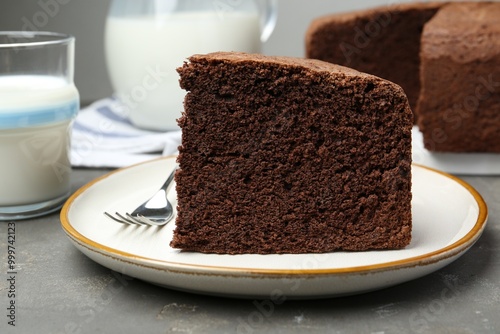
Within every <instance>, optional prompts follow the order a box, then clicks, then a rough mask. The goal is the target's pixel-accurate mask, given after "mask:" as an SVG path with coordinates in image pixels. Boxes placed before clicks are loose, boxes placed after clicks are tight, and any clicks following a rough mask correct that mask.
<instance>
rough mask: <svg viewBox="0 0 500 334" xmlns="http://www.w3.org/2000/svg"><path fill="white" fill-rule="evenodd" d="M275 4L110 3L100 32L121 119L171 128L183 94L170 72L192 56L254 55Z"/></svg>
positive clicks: (253, 0)
mask: <svg viewBox="0 0 500 334" xmlns="http://www.w3.org/2000/svg"><path fill="white" fill-rule="evenodd" d="M276 2H277V0H142V1H137V0H113V1H112V2H111V7H110V9H109V13H108V17H107V21H106V28H105V51H106V62H107V67H108V72H109V75H110V79H111V83H112V86H113V89H114V91H115V97H116V98H118V99H119V100H120V102H122V105H123V107H124V108H123V110H124V113H125V115H124V116H126V117H128V118H129V119H130V120H131V122H132V123H133V124H134V125H136V126H137V127H140V128H145V129H151V130H159V131H164V130H176V129H178V126H177V121H176V120H177V118H179V117H180V116H181V112H182V110H183V99H184V95H185V91H183V90H182V89H181V88H180V87H179V76H178V74H177V71H176V69H177V68H178V67H180V66H182V64H183V63H184V61H186V59H187V58H188V57H189V56H191V55H193V54H197V53H209V52H216V51H241V52H248V53H260V52H261V44H262V42H264V41H266V40H267V39H268V37H269V36H270V34H271V33H272V31H273V29H274V26H275V23H276V17H277V3H276Z"/></svg>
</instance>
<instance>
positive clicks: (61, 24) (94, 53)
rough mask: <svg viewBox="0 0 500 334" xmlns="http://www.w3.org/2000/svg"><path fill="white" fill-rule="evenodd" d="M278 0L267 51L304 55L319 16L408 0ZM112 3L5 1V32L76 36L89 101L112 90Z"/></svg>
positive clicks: (78, 78)
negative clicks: (107, 26)
mask: <svg viewBox="0 0 500 334" xmlns="http://www.w3.org/2000/svg"><path fill="white" fill-rule="evenodd" d="M137 1H140V0H137ZM207 1H208V0H207ZM278 1H279V18H278V23H277V26H276V29H275V31H274V33H273V35H272V36H271V38H270V39H269V40H268V42H267V43H265V45H264V48H263V53H265V54H270V55H287V56H297V57H301V56H303V55H304V33H305V31H306V29H307V26H308V25H309V23H310V22H311V20H312V19H313V18H315V17H317V16H320V15H324V14H328V13H333V12H342V11H348V10H353V9H360V8H368V7H372V6H378V5H388V4H390V3H395V2H406V1H407V0H359V1H334V0H278ZM109 3H110V0H1V2H0V30H50V31H57V32H65V33H69V34H72V35H74V36H75V38H76V60H75V83H76V85H77V87H78V89H79V91H80V94H81V99H82V103H84V104H86V103H89V102H92V101H94V100H97V99H100V98H103V97H106V96H109V95H111V94H112V88H111V85H110V82H109V78H108V74H107V70H106V64H105V61H104V47H103V31H104V23H105V19H106V15H107V11H108V6H109Z"/></svg>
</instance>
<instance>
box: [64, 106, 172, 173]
mask: <svg viewBox="0 0 500 334" xmlns="http://www.w3.org/2000/svg"><path fill="white" fill-rule="evenodd" d="M126 115H127V113H126V109H125V107H124V106H123V105H122V104H121V103H120V102H119V101H118V100H116V99H114V98H106V99H102V100H99V101H96V102H94V103H93V104H91V105H90V106H88V107H86V108H83V109H81V110H80V112H79V113H78V115H77V117H76V119H75V121H74V123H73V127H72V132H71V165H72V166H73V167H89V168H119V167H125V166H129V165H132V164H136V163H140V162H144V161H147V160H151V159H155V158H158V157H161V156H162V155H163V156H167V155H172V154H177V148H178V147H179V145H180V142H181V131H180V130H178V131H168V132H156V131H147V130H143V129H139V128H136V127H135V126H134V125H133V124H132V123H131V122H130V120H129V119H128V118H127V117H126Z"/></svg>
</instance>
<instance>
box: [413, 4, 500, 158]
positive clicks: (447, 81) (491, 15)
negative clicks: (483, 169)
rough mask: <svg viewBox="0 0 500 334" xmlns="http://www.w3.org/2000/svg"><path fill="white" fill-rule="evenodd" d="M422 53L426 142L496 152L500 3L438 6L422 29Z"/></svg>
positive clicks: (499, 145)
mask: <svg viewBox="0 0 500 334" xmlns="http://www.w3.org/2000/svg"><path fill="white" fill-rule="evenodd" d="M421 57H422V64H421V68H420V76H421V81H422V90H421V95H420V100H419V103H418V108H417V110H416V111H417V114H418V119H419V121H418V125H419V128H420V131H422V133H423V136H424V145H425V147H426V148H427V149H429V150H432V151H442V152H494V153H500V4H498V3H455V4H451V3H450V4H449V5H447V6H446V7H444V8H443V9H441V10H440V11H439V12H438V13H437V14H436V16H434V18H433V19H432V20H430V21H429V22H428V23H427V25H426V26H425V28H424V31H423V34H422V50H421Z"/></svg>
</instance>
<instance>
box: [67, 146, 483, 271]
mask: <svg viewBox="0 0 500 334" xmlns="http://www.w3.org/2000/svg"><path fill="white" fill-rule="evenodd" d="M169 159H176V155H170V156H164V157H160V158H156V159H152V160H148V161H145V162H140V163H137V164H133V165H131V166H127V167H122V168H118V169H115V170H113V171H110V172H108V173H106V174H104V175H101V176H99V177H97V178H95V179H94V180H91V181H90V182H88V183H86V184H85V185H83V186H82V187H80V188H79V189H78V190H76V191H75V192H74V193H73V194H72V195H71V196H70V197H69V198H68V200H67V201H66V202H65V203H64V205H63V207H62V209H61V212H60V221H61V226H62V228H63V230H64V232H65V233H66V234H67V235H68V237H70V239H71V240H72V241H73V242H76V243H77V244H78V245H80V246H81V247H84V248H86V249H87V250H89V251H92V252H95V253H98V254H100V255H102V256H106V257H109V258H112V259H115V260H119V261H122V262H126V263H129V264H132V265H135V266H141V267H146V268H149V269H155V270H166V271H169V272H182V273H203V274H212V275H231V274H233V275H234V274H235V273H238V276H241V275H243V274H245V275H250V276H256V275H257V276H266V277H273V276H279V277H283V276H287V277H299V276H300V277H301V276H306V277H309V276H323V275H353V274H358V275H360V274H367V273H376V272H383V271H388V270H397V269H403V268H408V267H417V266H425V265H430V264H434V263H437V262H440V261H442V260H445V259H448V258H452V257H454V256H456V255H458V254H460V253H462V252H463V251H464V250H466V249H468V248H470V247H471V246H472V245H473V244H474V243H475V242H476V241H477V240H478V239H479V237H480V236H481V234H482V232H483V231H484V228H485V226H486V222H487V220H488V207H487V204H486V202H485V201H484V199H483V197H482V196H481V194H480V193H479V192H478V191H477V190H476V189H475V188H474V187H472V186H471V185H470V184H469V183H467V182H466V181H464V180H462V179H460V178H459V177H456V176H454V175H451V174H449V173H446V172H443V171H440V170H437V169H435V168H431V167H428V166H424V165H420V164H415V163H412V166H414V167H417V168H422V169H425V170H428V171H431V172H434V173H437V174H440V175H441V176H444V177H446V178H449V179H451V180H452V181H454V182H456V183H458V184H459V185H461V186H462V187H464V188H465V189H466V190H467V191H468V193H470V194H471V195H472V196H473V198H474V200H475V202H476V203H477V205H478V210H479V211H478V216H477V219H476V222H475V223H474V226H473V227H472V228H471V229H470V230H469V231H468V232H467V233H466V234H465V235H464V236H463V237H461V238H460V239H458V240H456V241H455V242H454V243H452V244H451V245H448V246H446V247H443V248H440V249H438V250H434V251H432V252H429V253H425V254H422V255H418V256H413V257H409V258H405V259H400V260H394V261H388V262H382V263H377V264H371V265H363V266H353V267H342V268H324V269H266V268H247V267H228V266H218V265H217V266H215V265H203V264H190V263H182V262H175V261H166V260H158V259H153V258H150V257H146V256H141V255H136V254H132V253H128V252H125V251H122V250H119V249H115V248H113V247H110V246H106V245H103V244H101V243H99V242H96V241H94V240H92V239H90V238H88V237H86V236H84V235H82V234H81V233H80V232H78V231H77V230H76V228H75V227H74V226H73V225H72V224H71V222H70V220H69V212H70V210H71V208H72V205H73V204H74V202H75V200H76V199H77V198H79V197H80V196H81V195H82V194H84V193H85V191H86V190H87V189H89V188H91V187H92V186H94V185H95V184H97V183H99V182H101V181H104V180H105V179H107V178H109V177H113V176H115V175H116V174H119V173H122V172H123V171H125V170H129V169H133V168H136V167H138V166H143V165H147V164H153V163H157V162H159V161H163V160H169ZM306 254H309V255H312V256H316V255H320V254H322V253H304V254H303V255H306ZM285 255H286V254H285ZM264 256H265V255H264Z"/></svg>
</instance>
